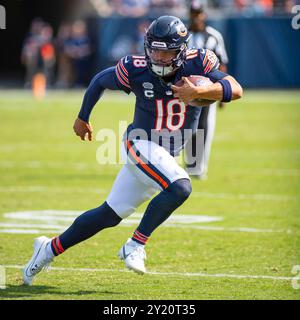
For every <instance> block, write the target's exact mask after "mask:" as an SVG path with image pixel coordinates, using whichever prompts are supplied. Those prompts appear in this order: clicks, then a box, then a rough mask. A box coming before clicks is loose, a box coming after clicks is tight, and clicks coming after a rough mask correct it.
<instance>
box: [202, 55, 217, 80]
mask: <svg viewBox="0 0 300 320" xmlns="http://www.w3.org/2000/svg"><path fill="white" fill-rule="evenodd" d="M200 59H201V61H202V68H203V73H204V75H207V74H208V73H210V72H212V71H214V70H217V69H218V68H219V66H220V61H219V59H218V57H217V56H216V55H215V53H214V52H212V51H211V50H209V49H202V50H200Z"/></svg>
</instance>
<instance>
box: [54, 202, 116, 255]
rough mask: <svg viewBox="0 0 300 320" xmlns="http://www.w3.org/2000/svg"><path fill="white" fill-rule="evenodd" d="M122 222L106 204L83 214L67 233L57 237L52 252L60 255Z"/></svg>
mask: <svg viewBox="0 0 300 320" xmlns="http://www.w3.org/2000/svg"><path fill="white" fill-rule="evenodd" d="M121 220H122V219H121V218H120V217H119V216H118V215H117V214H116V213H115V212H114V210H113V209H112V208H111V207H110V206H109V205H108V204H107V202H104V203H103V204H102V205H101V206H100V207H98V208H95V209H91V210H89V211H87V212H85V213H83V214H81V215H80V216H79V217H77V218H76V219H75V221H74V222H73V224H72V225H71V226H70V227H69V228H68V229H67V230H66V231H65V232H63V233H62V234H61V235H60V236H58V237H55V238H54V239H53V240H52V242H51V247H52V251H53V253H54V254H55V255H58V254H60V253H62V252H64V250H66V249H68V248H70V247H72V246H74V245H75V244H77V243H79V242H82V241H84V240H86V239H88V238H90V237H92V236H93V235H95V234H96V233H98V232H99V231H101V230H102V229H105V228H109V227H114V226H116V225H118V224H119V223H120V222H121Z"/></svg>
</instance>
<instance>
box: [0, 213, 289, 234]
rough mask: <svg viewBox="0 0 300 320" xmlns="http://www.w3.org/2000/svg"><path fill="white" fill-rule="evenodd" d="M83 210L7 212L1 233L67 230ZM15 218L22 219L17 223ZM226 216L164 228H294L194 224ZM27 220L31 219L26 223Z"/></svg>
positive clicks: (180, 220) (133, 219)
mask: <svg viewBox="0 0 300 320" xmlns="http://www.w3.org/2000/svg"><path fill="white" fill-rule="evenodd" d="M81 213H82V211H64V210H37V211H19V212H8V213H4V214H3V216H4V218H7V219H9V221H8V222H0V233H16V234H22V233H23V234H41V233H44V234H45V233H50V234H52V233H54V234H57V233H59V232H62V231H64V230H65V229H66V228H67V227H68V225H67V224H65V223H69V224H70V223H71V222H73V221H74V219H75V218H76V217H77V216H78V215H80V214H81ZM142 216H143V214H142V213H135V214H132V215H131V216H130V217H128V218H127V219H124V220H123V221H122V222H121V224H120V226H122V227H127V226H134V225H136V224H138V223H139V222H140V220H141V218H142ZM15 220H21V221H20V222H16V221H15ZM222 220H223V217H215V216H207V215H184V214H175V215H171V216H170V217H169V218H168V219H167V220H166V221H165V222H164V223H163V224H162V227H167V228H184V229H194V230H204V231H205V230H206V231H225V232H249V233H287V234H290V233H292V232H291V230H289V229H287V230H283V229H277V230H274V229H257V228H248V227H220V226H201V225H195V223H208V222H216V221H222ZM27 221H28V222H27ZM35 221H43V222H44V223H32V222H35Z"/></svg>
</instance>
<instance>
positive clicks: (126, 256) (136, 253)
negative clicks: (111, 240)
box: [118, 238, 147, 274]
mask: <svg viewBox="0 0 300 320" xmlns="http://www.w3.org/2000/svg"><path fill="white" fill-rule="evenodd" d="M118 256H119V258H120V259H121V260H124V261H125V265H126V267H127V268H128V269H129V270H133V271H134V272H136V273H138V274H144V273H145V272H146V268H145V263H144V260H145V259H146V258H147V257H146V252H145V250H144V246H142V245H139V244H138V243H136V242H135V241H133V240H131V239H130V238H129V239H128V240H127V242H126V243H125V244H124V245H123V247H122V248H121V249H120V251H119V254H118Z"/></svg>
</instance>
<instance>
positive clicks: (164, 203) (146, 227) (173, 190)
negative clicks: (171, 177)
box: [132, 179, 192, 244]
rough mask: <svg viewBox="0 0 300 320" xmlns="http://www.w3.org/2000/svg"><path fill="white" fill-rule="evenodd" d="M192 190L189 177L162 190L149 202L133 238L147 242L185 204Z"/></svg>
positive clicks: (140, 241) (141, 242)
mask: <svg viewBox="0 0 300 320" xmlns="http://www.w3.org/2000/svg"><path fill="white" fill-rule="evenodd" d="M191 192H192V186H191V182H190V180H188V179H179V180H177V181H175V182H173V183H172V184H170V186H169V187H168V188H167V189H166V190H163V191H161V193H160V194H158V195H157V196H156V197H155V198H153V199H152V200H151V202H150V203H149V205H148V207H147V209H146V212H145V214H144V216H143V218H142V220H141V223H140V224H139V226H138V228H137V229H136V230H135V232H134V234H133V236H132V240H134V241H136V242H138V243H140V244H145V243H146V242H147V240H148V238H149V236H150V235H151V233H152V232H153V231H154V230H155V229H156V228H157V227H158V226H159V225H160V224H162V223H163V222H164V221H165V220H166V219H167V218H168V217H169V216H170V215H171V213H172V212H173V211H174V210H176V209H177V208H178V207H179V206H181V205H182V204H183V202H184V201H185V200H186V199H187V198H188V197H189V195H190V194H191Z"/></svg>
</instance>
